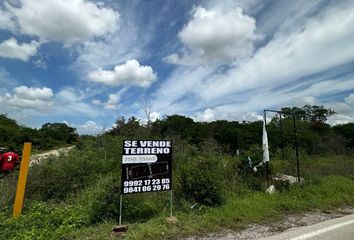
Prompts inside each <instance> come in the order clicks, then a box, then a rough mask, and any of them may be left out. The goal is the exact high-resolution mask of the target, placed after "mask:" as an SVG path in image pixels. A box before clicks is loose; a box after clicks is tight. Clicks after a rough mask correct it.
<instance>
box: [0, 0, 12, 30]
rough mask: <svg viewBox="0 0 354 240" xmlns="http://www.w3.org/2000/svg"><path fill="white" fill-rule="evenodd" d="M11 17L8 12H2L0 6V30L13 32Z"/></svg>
mask: <svg viewBox="0 0 354 240" xmlns="http://www.w3.org/2000/svg"><path fill="white" fill-rule="evenodd" d="M12 17H13V16H12V15H11V14H10V13H9V12H6V11H4V10H3V9H1V5H0V29H5V30H11V31H13V30H15V23H14V21H13V20H12Z"/></svg>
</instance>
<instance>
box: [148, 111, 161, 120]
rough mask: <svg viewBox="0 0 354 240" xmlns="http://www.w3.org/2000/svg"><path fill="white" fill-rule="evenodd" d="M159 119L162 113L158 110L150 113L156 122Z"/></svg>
mask: <svg viewBox="0 0 354 240" xmlns="http://www.w3.org/2000/svg"><path fill="white" fill-rule="evenodd" d="M157 119H160V113H158V112H152V113H150V120H151V121H152V122H155V121H156V120H157Z"/></svg>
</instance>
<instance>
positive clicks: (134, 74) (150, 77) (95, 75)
mask: <svg viewBox="0 0 354 240" xmlns="http://www.w3.org/2000/svg"><path fill="white" fill-rule="evenodd" d="M88 79H89V80H90V81H93V82H97V83H102V84H105V85H108V86H119V85H124V84H127V85H138V86H141V87H148V86H150V85H151V83H152V82H154V81H155V80H156V74H155V73H154V72H153V69H152V68H151V67H150V66H141V65H140V64H139V62H138V61H137V60H135V59H132V60H129V61H127V62H126V63H125V64H122V65H117V66H115V67H114V70H113V71H110V70H103V69H101V68H100V69H98V70H96V71H93V72H90V73H89V75H88Z"/></svg>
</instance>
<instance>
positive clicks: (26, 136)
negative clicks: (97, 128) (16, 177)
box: [0, 114, 78, 150]
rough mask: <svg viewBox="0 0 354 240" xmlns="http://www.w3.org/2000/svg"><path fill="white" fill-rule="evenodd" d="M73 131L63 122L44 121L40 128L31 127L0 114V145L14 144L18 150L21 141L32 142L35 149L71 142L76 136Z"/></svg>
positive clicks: (50, 147)
mask: <svg viewBox="0 0 354 240" xmlns="http://www.w3.org/2000/svg"><path fill="white" fill-rule="evenodd" d="M75 131H76V129H75V128H72V127H69V126H68V125H66V124H65V123H46V124H44V125H43V126H42V127H41V128H40V129H33V128H29V127H25V126H21V125H18V124H17V122H16V121H15V120H13V119H10V118H8V117H7V116H6V115H5V114H0V147H8V146H15V147H16V148H17V149H19V150H20V149H21V147H20V146H21V145H22V144H23V142H32V144H33V146H34V147H35V148H36V149H42V150H45V149H52V148H56V147H60V146H64V145H68V144H73V143H74V142H75V141H76V140H77V138H78V134H77V133H76V132H75Z"/></svg>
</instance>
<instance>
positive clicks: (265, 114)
mask: <svg viewBox="0 0 354 240" xmlns="http://www.w3.org/2000/svg"><path fill="white" fill-rule="evenodd" d="M263 118H264V127H266V125H267V111H266V110H264V114H263ZM266 180H267V183H268V182H269V162H268V161H266Z"/></svg>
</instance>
